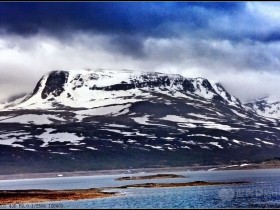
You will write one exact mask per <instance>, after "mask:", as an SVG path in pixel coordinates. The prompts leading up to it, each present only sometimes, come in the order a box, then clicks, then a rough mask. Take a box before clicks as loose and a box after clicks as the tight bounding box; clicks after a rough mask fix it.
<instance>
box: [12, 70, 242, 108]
mask: <svg viewBox="0 0 280 210" xmlns="http://www.w3.org/2000/svg"><path fill="white" fill-rule="evenodd" d="M154 93H160V94H165V95H170V96H172V97H185V98H188V97H190V96H189V95H193V96H195V97H197V98H200V100H201V98H202V99H203V100H212V99H213V100H220V101H222V102H223V103H226V104H229V105H232V106H237V107H240V105H241V103H240V101H239V100H238V99H237V98H235V97H233V96H231V95H230V94H229V93H228V92H227V91H226V90H225V89H224V88H223V87H222V85H221V84H218V83H217V84H215V83H214V84H211V83H210V82H209V81H208V80H207V79H203V78H195V79H190V78H184V77H182V76H181V75H167V74H163V73H157V72H134V71H129V70H122V71H112V70H111V71H110V70H96V71H89V70H72V71H53V72H51V73H49V74H47V75H45V76H44V77H42V79H41V80H40V81H39V82H38V84H37V86H36V88H35V89H34V91H33V93H31V94H30V95H29V96H27V97H26V98H25V99H24V100H23V101H20V103H18V102H19V101H17V102H14V103H12V104H10V105H7V106H6V108H9V107H10V108H26V109H53V108H55V109H58V108H59V107H60V108H63V107H71V108H95V107H99V106H106V105H111V104H112V103H114V104H125V103H129V102H136V101H143V100H145V98H149V97H152V95H153V94H154ZM135 96H141V97H142V99H141V98H139V97H138V98H137V97H135Z"/></svg>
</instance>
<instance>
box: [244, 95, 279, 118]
mask: <svg viewBox="0 0 280 210" xmlns="http://www.w3.org/2000/svg"><path fill="white" fill-rule="evenodd" d="M245 105H246V106H248V107H250V108H252V109H253V110H254V111H255V112H256V113H257V114H259V115H261V116H264V117H270V118H275V119H280V98H279V97H268V96H267V97H264V98H260V99H257V100H253V101H250V102H247V103H246V104H245Z"/></svg>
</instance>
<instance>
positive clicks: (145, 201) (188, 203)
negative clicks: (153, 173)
mask: <svg viewBox="0 0 280 210" xmlns="http://www.w3.org/2000/svg"><path fill="white" fill-rule="evenodd" d="M170 173H173V172H170ZM174 173H176V174H180V175H185V176H186V178H176V179H157V180H137V181H115V179H116V178H118V177H122V176H127V175H104V176H90V177H57V178H48V179H36V180H17V181H0V188H1V189H82V188H95V187H109V186H110V187H114V186H121V185H126V184H136V183H145V182H191V181H198V180H199V181H249V182H250V184H245V185H228V186H199V187H177V188H154V189H144V188H142V189H139V188H138V189H137V188H134V189H121V190H120V189H118V190H117V189H116V190H111V191H118V192H120V195H119V196H116V197H111V198H102V199H94V200H80V201H63V202H48V203H43V204H48V205H49V204H56V205H59V206H60V207H62V206H63V208H225V207H233V208H234V207H235V208H236V207H239V208H241V207H242V208H249V207H255V208H256V207H266V208H269V207H272V208H277V207H280V179H279V176H280V169H267V170H246V171H245V170H244V171H196V172H191V171H187V172H174ZM134 175H137V174H134ZM138 175H139V174H138ZM141 175H143V174H141ZM145 175H149V174H148V173H147V174H145Z"/></svg>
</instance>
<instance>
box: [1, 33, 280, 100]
mask: <svg viewBox="0 0 280 210" xmlns="http://www.w3.org/2000/svg"><path fill="white" fill-rule="evenodd" d="M111 44H112V42H111V37H110V36H104V35H94V34H86V33H77V34H76V35H73V36H72V38H69V39H67V40H62V39H61V40H58V39H55V38H51V37H48V36H44V35H41V34H38V35H36V36H30V37H20V36H1V37H0V72H1V78H0V99H3V98H6V97H8V96H10V95H11V94H16V93H21V92H31V91H32V90H33V88H34V87H35V85H36V83H37V81H38V80H39V79H40V78H41V76H42V75H44V74H46V73H47V72H49V71H51V70H56V69H77V68H92V69H95V68H105V69H133V70H136V71H139V70H143V71H159V72H165V73H179V74H182V75H183V76H186V77H205V78H208V79H210V80H215V81H219V82H221V83H222V84H223V85H224V86H225V87H226V88H227V89H228V91H229V92H230V93H232V94H233V95H235V96H237V97H239V98H240V99H241V100H243V101H246V100H248V99H252V98H255V97H262V96H264V95H266V94H275V93H277V91H275V90H278V89H279V88H280V75H279V74H278V73H277V70H278V69H279V67H280V61H279V56H278V55H279V54H280V43H277V42H275V43H271V44H264V43H259V42H245V41H244V42H238V43H235V42H231V41H228V40H214V39H197V38H196V37H193V38H187V37H181V38H147V39H144V41H143V52H144V54H145V56H144V57H135V56H131V55H126V54H123V53H121V52H118V51H116V48H114V46H111ZM279 96H280V95H279Z"/></svg>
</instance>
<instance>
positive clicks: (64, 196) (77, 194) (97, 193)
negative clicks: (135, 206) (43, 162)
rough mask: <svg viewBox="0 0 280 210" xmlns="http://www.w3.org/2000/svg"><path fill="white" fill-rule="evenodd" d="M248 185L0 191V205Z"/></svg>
mask: <svg viewBox="0 0 280 210" xmlns="http://www.w3.org/2000/svg"><path fill="white" fill-rule="evenodd" d="M236 184H237V185H238V184H249V182H244V181H238V182H206V181H194V182H184V183H144V184H131V185H123V186H120V187H105V188H91V189H72V190H1V191H0V197H1V200H0V205H2V206H3V205H9V204H19V203H21V204H31V203H42V202H52V201H75V200H84V199H96V198H108V197H113V196H119V195H121V194H120V192H105V191H104V190H108V189H113V190H118V189H129V188H166V187H194V186H217V185H236Z"/></svg>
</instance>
